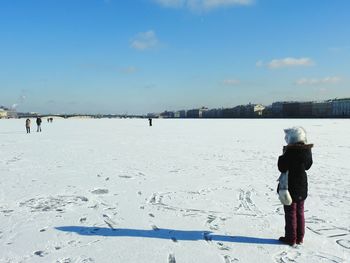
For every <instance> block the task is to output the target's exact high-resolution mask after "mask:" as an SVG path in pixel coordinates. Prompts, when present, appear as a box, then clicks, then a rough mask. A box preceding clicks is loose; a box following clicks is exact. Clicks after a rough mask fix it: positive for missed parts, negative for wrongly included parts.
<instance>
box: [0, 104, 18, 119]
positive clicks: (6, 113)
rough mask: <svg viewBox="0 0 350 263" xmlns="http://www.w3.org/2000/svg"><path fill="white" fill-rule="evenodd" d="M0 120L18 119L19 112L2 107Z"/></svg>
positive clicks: (0, 108)
mask: <svg viewBox="0 0 350 263" xmlns="http://www.w3.org/2000/svg"><path fill="white" fill-rule="evenodd" d="M0 118H2V119H3V118H7V119H9V118H17V112H16V111H15V110H14V109H9V108H6V107H4V106H0Z"/></svg>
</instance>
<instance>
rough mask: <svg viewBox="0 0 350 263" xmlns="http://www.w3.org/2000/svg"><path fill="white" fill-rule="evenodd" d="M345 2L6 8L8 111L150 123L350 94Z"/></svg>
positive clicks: (11, 3)
mask: <svg viewBox="0 0 350 263" xmlns="http://www.w3.org/2000/svg"><path fill="white" fill-rule="evenodd" d="M349 11H350V1H348V0H322V1H319V0H307V1H305V0H254V1H253V0H130V1H125V0H1V2H0V105H5V106H11V105H13V104H18V105H17V110H18V111H36V112H41V113H48V112H57V113H63V112H66V113H126V112H127V113H148V112H159V111H163V110H178V109H191V108H196V107H200V106H208V107H210V108H215V107H230V106H235V105H238V104H245V103H249V102H252V103H263V104H269V103H271V102H273V101H277V100H322V99H328V98H334V97H348V96H349V95H350V88H349V87H350V85H349V84H350V74H349V73H350V72H349V69H350V26H349V25H350V16H349Z"/></svg>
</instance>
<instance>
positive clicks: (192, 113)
mask: <svg viewBox="0 0 350 263" xmlns="http://www.w3.org/2000/svg"><path fill="white" fill-rule="evenodd" d="M207 110H208V108H206V107H202V108H200V109H193V110H188V111H187V113H186V117H187V118H203V115H205V112H206V111H207Z"/></svg>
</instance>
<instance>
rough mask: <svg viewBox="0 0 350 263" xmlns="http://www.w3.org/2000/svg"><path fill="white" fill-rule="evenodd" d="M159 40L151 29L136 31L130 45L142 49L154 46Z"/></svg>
mask: <svg viewBox="0 0 350 263" xmlns="http://www.w3.org/2000/svg"><path fill="white" fill-rule="evenodd" d="M158 43H159V41H158V38H157V36H156V33H155V32H154V31H153V30H149V31H146V32H141V33H138V34H137V35H136V36H135V38H134V39H133V40H132V41H131V43H130V46H131V47H132V48H134V49H136V50H140V51H144V50H147V49H152V48H155V47H156V46H157V45H158Z"/></svg>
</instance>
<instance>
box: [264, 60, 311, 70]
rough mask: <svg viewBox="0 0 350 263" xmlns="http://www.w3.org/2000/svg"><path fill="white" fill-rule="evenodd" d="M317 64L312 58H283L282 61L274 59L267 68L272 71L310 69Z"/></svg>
mask: <svg viewBox="0 0 350 263" xmlns="http://www.w3.org/2000/svg"><path fill="white" fill-rule="evenodd" d="M314 64H315V63H314V62H313V60H312V59H310V58H291V57H287V58H282V59H273V60H271V61H270V62H269V63H267V66H268V67H269V68H270V69H278V68H286V67H308V66H313V65H314Z"/></svg>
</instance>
